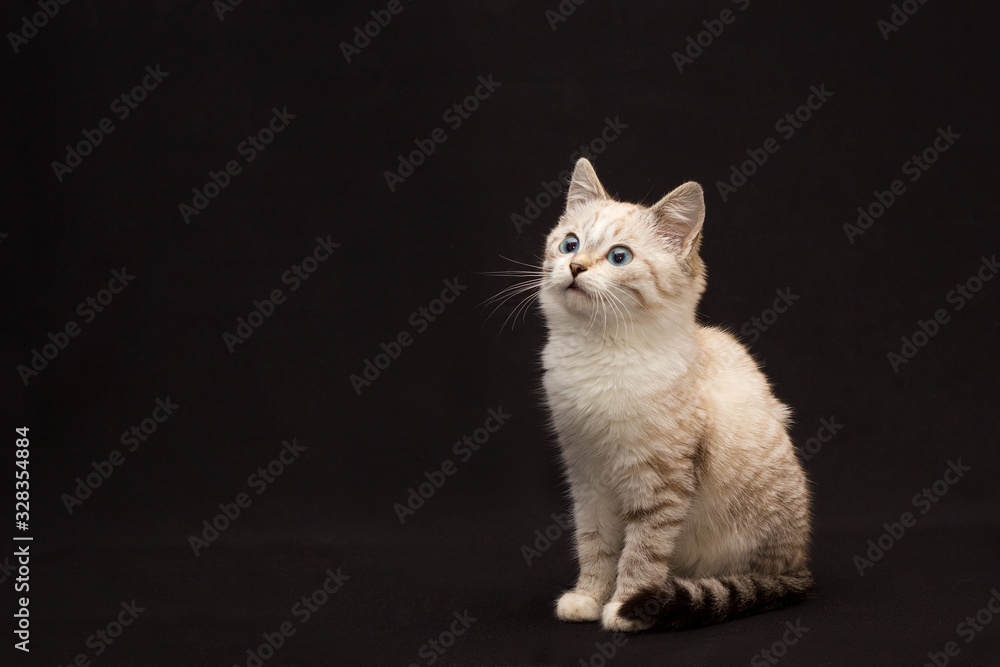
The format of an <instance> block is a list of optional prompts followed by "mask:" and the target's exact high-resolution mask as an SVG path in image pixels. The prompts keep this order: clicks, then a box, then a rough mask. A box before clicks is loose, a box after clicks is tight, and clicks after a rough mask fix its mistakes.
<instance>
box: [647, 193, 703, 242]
mask: <svg viewBox="0 0 1000 667" xmlns="http://www.w3.org/2000/svg"><path fill="white" fill-rule="evenodd" d="M652 211H653V213H654V215H656V221H657V225H658V226H659V228H660V231H661V232H663V234H664V235H665V236H666V237H667V241H668V243H670V245H671V246H673V247H674V248H676V250H677V252H678V253H679V254H680V256H681V258H682V259H683V258H685V257H687V256H688V255H689V254H691V251H692V250H693V249H694V248H696V247H697V245H698V238H699V237H700V236H701V226H702V224H703V223H704V222H705V193H704V192H702V189H701V186H700V185H698V184H697V183H695V182H694V181H688V182H687V183H684V184H683V185H680V186H678V187H677V188H676V189H675V190H674V191H673V192H671V193H670V194H668V195H667V196H666V197H664V198H663V199H661V200H660V201H658V202H656V203H655V204H653V206H652Z"/></svg>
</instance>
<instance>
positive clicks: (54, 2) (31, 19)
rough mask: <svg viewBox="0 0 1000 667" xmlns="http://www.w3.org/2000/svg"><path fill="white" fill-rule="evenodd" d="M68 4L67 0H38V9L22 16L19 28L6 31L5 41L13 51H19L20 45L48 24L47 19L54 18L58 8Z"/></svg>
mask: <svg viewBox="0 0 1000 667" xmlns="http://www.w3.org/2000/svg"><path fill="white" fill-rule="evenodd" d="M68 4H69V0H38V9H39V11H37V12H35V13H34V14H31V15H30V16H22V17H21V25H20V28H19V30H18V31H17V32H14V31H11V32H8V33H7V41H8V42H10V48H12V49H14V53H15V54H17V53H19V52H20V51H21V47H23V46H24V45H25V44H27V43H28V41H30V40H31V39H32V38H33V37H35V36H37V35H38V31H39V30H41V29H42V28H44V27H45V26H47V25H48V24H49V19H54V18H55V17H56V14H58V13H59V9H60V8H61V7H63V6H65V5H68Z"/></svg>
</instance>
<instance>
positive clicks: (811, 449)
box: [802, 415, 844, 461]
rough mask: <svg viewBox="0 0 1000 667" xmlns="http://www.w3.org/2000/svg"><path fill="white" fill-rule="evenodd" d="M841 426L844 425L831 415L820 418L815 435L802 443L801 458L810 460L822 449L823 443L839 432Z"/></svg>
mask: <svg viewBox="0 0 1000 667" xmlns="http://www.w3.org/2000/svg"><path fill="white" fill-rule="evenodd" d="M842 428H844V425H843V424H838V423H837V418H836V417H834V416H832V415H831V416H830V417H829V418H826V417H824V418H822V419H820V420H819V428H818V429H816V435H814V436H813V437H811V438H809V439H808V440H806V441H805V443H804V444H803V445H802V460H803V461H811V460H812V457H814V456H816V455H817V454H819V452H820V450H821V449H823V445H825V444H826V443H828V442H830V441H831V440H833V438H834V436H835V435H837V434H838V433H840V430H841V429H842Z"/></svg>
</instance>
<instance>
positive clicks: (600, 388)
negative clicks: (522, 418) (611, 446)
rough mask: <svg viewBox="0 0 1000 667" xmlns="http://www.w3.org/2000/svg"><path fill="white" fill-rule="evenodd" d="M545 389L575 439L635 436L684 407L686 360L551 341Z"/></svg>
mask: <svg viewBox="0 0 1000 667" xmlns="http://www.w3.org/2000/svg"><path fill="white" fill-rule="evenodd" d="M542 360H543V364H544V367H545V376H544V381H543V382H544V386H545V391H546V396H547V399H548V403H549V408H550V409H551V411H552V417H553V420H554V422H555V426H556V429H557V430H558V431H559V432H560V434H562V435H569V436H573V437H575V438H580V437H586V438H591V439H592V438H610V439H620V438H625V439H630V438H635V437H637V436H638V435H639V434H641V433H642V432H644V431H647V432H648V430H649V428H650V426H651V425H652V424H658V425H660V426H662V425H664V424H665V422H669V421H670V420H671V418H672V416H673V415H674V413H676V412H677V408H679V407H680V406H679V405H678V404H677V401H678V398H679V396H678V385H679V383H680V381H681V380H682V379H683V377H684V375H685V365H684V359H683V358H682V357H680V356H678V355H677V354H674V353H672V352H671V351H669V350H656V351H650V350H645V351H643V350H641V349H636V348H633V347H624V346H600V345H587V344H585V343H582V342H580V341H576V340H568V341H567V340H562V341H560V340H556V341H550V342H549V344H548V345H547V346H546V349H545V351H544V352H543V356H542Z"/></svg>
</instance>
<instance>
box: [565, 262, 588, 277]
mask: <svg viewBox="0 0 1000 667" xmlns="http://www.w3.org/2000/svg"><path fill="white" fill-rule="evenodd" d="M586 270H587V267H585V266H584V265H583V264H581V263H580V262H573V263H571V264H570V265H569V271H570V273H572V274H573V277H574V278H576V277H577V276H578V275H579V274H581V273H583V272H584V271H586Z"/></svg>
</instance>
